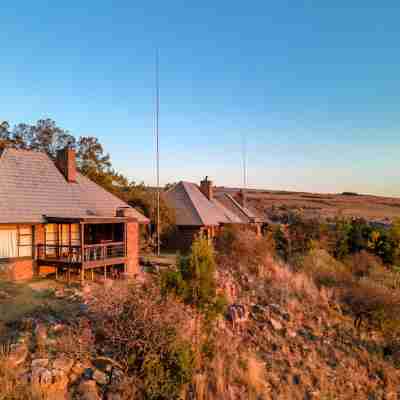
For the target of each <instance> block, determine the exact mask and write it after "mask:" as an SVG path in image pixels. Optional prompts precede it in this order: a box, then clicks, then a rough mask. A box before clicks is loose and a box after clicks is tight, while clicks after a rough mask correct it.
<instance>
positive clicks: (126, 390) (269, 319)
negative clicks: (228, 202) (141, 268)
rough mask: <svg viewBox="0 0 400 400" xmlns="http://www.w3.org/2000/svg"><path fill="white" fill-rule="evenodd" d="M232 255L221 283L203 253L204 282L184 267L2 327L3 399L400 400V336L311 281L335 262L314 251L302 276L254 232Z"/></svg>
mask: <svg viewBox="0 0 400 400" xmlns="http://www.w3.org/2000/svg"><path fill="white" fill-rule="evenodd" d="M224 246H225V249H226V251H225V252H221V251H219V252H218V253H217V254H216V260H215V262H216V267H217V268H216V271H215V276H214V277H215V280H213V279H211V280H208V278H207V277H205V276H204V275H202V273H201V270H202V269H203V268H205V266H206V264H207V263H208V261H209V260H210V259H209V258H208V257H209V255H210V254H209V253H207V254H205V253H204V247H202V246H199V247H198V248H197V250H196V249H195V250H196V251H194V252H193V253H192V255H191V257H190V258H189V259H187V261H186V262H187V263H188V264H187V265H186V267H185V268H186V270H185V271H190V268H191V267H190V265H193V263H194V264H195V265H196V266H197V267H196V268H197V269H196V271H197V273H198V274H197V275H195V276H194V277H193V276H192V277H190V278H189V277H188V275H187V274H186V275H185V274H183V275H180V269H179V268H180V267H179V266H178V269H177V270H171V271H169V272H168V273H167V275H165V273H161V275H157V274H155V275H151V274H149V275H146V277H144V279H143V280H142V281H141V282H135V283H134V284H133V283H129V282H123V281H120V282H110V281H108V282H107V284H106V285H104V283H101V282H99V283H93V284H91V285H86V286H85V287H83V288H78V287H76V288H67V287H65V288H61V289H58V290H55V291H51V292H49V293H48V294H47V297H46V299H45V300H44V302H45V306H44V307H41V308H40V309H38V310H35V311H33V312H30V315H26V316H24V317H23V318H20V319H18V320H14V321H9V322H8V323H7V324H5V326H4V327H3V331H2V342H3V347H2V350H1V361H0V387H1V393H0V399H29V398H32V399H39V398H46V399H87V400H92V399H93V400H95V399H107V400H117V399H193V400H194V399H196V400H197V399H198V400H201V399H204V400H205V399H232V400H233V399H301V400H304V399H324V400H328V399H329V400H333V399H352V400H354V399H360V400H361V399H381V400H383V399H385V400H389V399H397V398H400V369H399V368H400V352H399V351H398V349H399V347H398V346H397V342H396V337H390V340H389V338H388V337H387V336H385V334H384V331H382V330H381V329H378V327H377V326H374V324H372V323H370V322H371V321H370V320H368V316H365V315H364V317H363V318H364V319H363V320H362V324H361V327H360V328H359V327H357V329H356V327H355V325H354V319H355V314H354V313H352V310H351V309H349V308H346V303H345V300H344V299H345V298H346V297H345V296H344V290H345V285H344V284H342V286H341V290H340V291H338V290H336V288H335V286H334V285H333V284H332V280H331V281H330V282H331V284H330V285H328V286H327V285H320V284H319V282H320V281H319V280H318V279H317V278H316V277H314V276H313V275H312V274H310V273H309V272H307V271H311V270H312V268H313V267H315V263H320V264H318V268H319V271H322V270H324V268H325V267H326V266H327V265H328V264H329V263H335V262H336V261H335V260H331V259H330V258H329V256H328V255H327V254H324V253H322V252H316V253H313V254H311V255H310V256H309V259H307V260H305V262H304V265H308V269H305V270H302V271H293V270H292V269H291V268H290V267H289V266H287V265H285V264H283V263H281V262H280V261H279V260H277V259H276V258H274V257H273V256H272V255H271V250H269V249H268V246H267V243H266V242H263V241H260V242H258V241H257V240H255V239H254V238H253V237H249V236H248V235H247V236H246V235H244V236H242V237H240V238H239V239H237V238H236V239H234V240H233V241H231V242H230V244H228V243H224ZM206 260H208V261H207V263H206ZM191 263H192V264H191ZM335 265H336V264H335ZM324 266H325V267H324ZM336 267H338V265H336ZM207 271H208V273H211V274H212V269H211V267H210V265H209V264H207ZM324 276H325V277H326V276H327V275H324ZM319 278H321V275H319ZM331 279H333V278H332V276H331ZM177 282H178V283H177ZM214 284H215V287H214V286H213V285H214ZM353 284H354V282H353ZM191 288H196V290H195V291H191ZM189 289H190V290H189ZM193 293H197V295H196V297H194V296H193ZM374 293H375V292H374ZM341 294H342V296H343V297H341ZM210 296H211V297H210ZM222 298H223V299H224V302H223V304H222V303H221V304H222V306H221V304H220V303H219V299H222ZM375 298H378V297H377V296H375ZM60 299H61V300H62V301H63V302H64V304H65V309H64V310H60V309H59V308H56V307H55V306H54V305H55V302H56V301H59V300H60ZM210 299H211V300H210ZM200 300H201V301H200ZM68 304H70V305H71V307H72V306H73V311H72V308H71V310H70V312H67V309H66V308H68ZM392 322H393V321H392ZM393 327H394V328H393V329H397V328H396V325H393Z"/></svg>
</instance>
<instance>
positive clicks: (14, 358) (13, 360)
mask: <svg viewBox="0 0 400 400" xmlns="http://www.w3.org/2000/svg"><path fill="white" fill-rule="evenodd" d="M28 354H29V349H28V346H27V345H26V343H14V344H12V345H11V346H10V352H9V354H8V356H7V358H6V365H7V366H8V367H9V368H15V367H17V366H19V365H21V364H22V363H24V362H25V360H26V359H27V357H28Z"/></svg>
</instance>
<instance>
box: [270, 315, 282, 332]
mask: <svg viewBox="0 0 400 400" xmlns="http://www.w3.org/2000/svg"><path fill="white" fill-rule="evenodd" d="M269 321H270V322H271V325H272V327H273V328H274V329H275V330H276V331H280V330H281V329H282V328H283V327H282V324H281V323H280V322H279V321H278V320H277V319H274V318H270V319H269Z"/></svg>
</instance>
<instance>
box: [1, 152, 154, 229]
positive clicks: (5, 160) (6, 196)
mask: <svg viewBox="0 0 400 400" xmlns="http://www.w3.org/2000/svg"><path fill="white" fill-rule="evenodd" d="M119 207H129V206H128V204H126V203H125V202H123V201H122V200H120V199H118V198H117V197H115V196H114V195H112V194H111V193H109V192H107V191H106V190H104V189H103V188H102V187H100V186H98V185H97V184H96V183H94V182H92V181H91V180H89V179H88V178H86V177H84V176H83V175H81V174H79V173H77V178H76V182H74V183H69V182H67V181H66V179H65V178H64V176H63V175H62V173H61V172H60V171H59V170H58V168H57V167H56V165H55V164H54V162H53V161H52V160H51V159H50V158H49V157H48V156H47V154H45V153H39V152H34V151H27V150H15V149H6V150H4V152H3V153H0V223H42V222H45V219H44V218H43V216H44V215H51V216H57V217H70V218H73V217H87V216H99V217H115V215H116V209H117V208H119ZM134 214H135V215H134V217H135V218H137V220H138V221H139V222H140V223H147V222H148V219H147V218H146V217H144V216H143V215H142V214H140V213H139V212H137V211H136V210H135V211H134Z"/></svg>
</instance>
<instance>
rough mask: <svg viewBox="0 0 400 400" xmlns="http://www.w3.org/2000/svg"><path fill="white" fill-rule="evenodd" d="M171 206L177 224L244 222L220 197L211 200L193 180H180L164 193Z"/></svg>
mask: <svg viewBox="0 0 400 400" xmlns="http://www.w3.org/2000/svg"><path fill="white" fill-rule="evenodd" d="M164 197H165V200H166V201H167V203H168V204H169V206H170V207H172V208H174V209H175V214H176V224H177V225H188V226H190V225H192V226H216V225H219V224H232V223H237V224H242V223H247V222H248V220H244V219H242V218H240V216H238V215H237V214H235V213H234V212H232V211H231V210H230V209H228V208H227V207H226V206H225V205H224V204H223V203H222V202H220V201H219V199H217V198H214V199H212V200H211V201H210V200H208V198H207V197H206V196H205V195H204V194H203V193H202V192H201V191H200V189H199V187H198V186H197V185H196V184H194V183H191V182H179V183H177V184H176V185H175V186H174V187H172V188H171V189H169V190H168V191H167V192H166V193H165V194H164Z"/></svg>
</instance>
